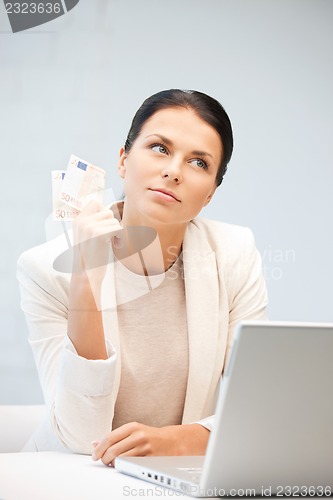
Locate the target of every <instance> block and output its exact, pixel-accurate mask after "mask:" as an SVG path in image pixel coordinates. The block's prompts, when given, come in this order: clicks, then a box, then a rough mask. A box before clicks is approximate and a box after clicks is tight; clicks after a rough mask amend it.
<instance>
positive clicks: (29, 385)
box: [0, 0, 333, 404]
mask: <svg viewBox="0 0 333 500" xmlns="http://www.w3.org/2000/svg"><path fill="white" fill-rule="evenodd" d="M332 25H333V2H332V1H331V0H205V1H203V0H200V1H199V0H168V2H162V1H156V0H94V1H93V2H92V1H91V0H80V2H79V4H78V6H77V7H75V8H74V9H73V10H72V11H71V12H69V13H68V14H67V15H65V16H63V17H61V18H59V19H57V20H55V21H53V22H51V23H48V24H45V25H43V26H41V27H38V28H35V29H32V30H29V31H26V32H22V33H17V34H12V33H11V31H10V27H9V22H8V20H7V17H6V13H5V10H4V5H3V3H0V68H1V77H0V88H1V92H0V141H1V181H2V182H1V196H0V203H1V211H0V214H1V264H0V265H1V285H0V286H1V289H0V296H1V301H0V308H1V312H0V315H1V316H0V320H1V325H0V403H1V404H12V403H15V404H17V403H38V402H41V401H42V395H41V391H40V389H39V384H38V379H37V374H36V371H35V367H34V361H33V358H32V354H31V352H30V347H29V345H28V343H27V334H28V332H27V327H26V325H25V320H24V317H23V314H22V313H21V311H20V306H19V294H18V287H17V283H16V278H15V272H16V261H17V258H18V256H19V255H20V253H21V252H22V251H23V250H25V249H27V248H30V247H32V246H35V245H37V244H39V243H42V242H43V241H45V230H44V225H45V220H46V218H47V217H48V215H49V214H50V212H51V174H50V172H51V170H53V169H58V168H66V165H67V161H68V158H69V155H70V154H71V153H74V154H77V155H78V156H81V157H82V158H85V159H87V160H90V161H91V162H93V163H95V164H97V165H99V166H101V167H103V168H105V169H106V170H107V171H108V178H107V185H108V187H112V188H113V190H114V192H115V193H116V194H120V193H121V182H120V180H119V179H118V177H117V172H116V165H117V158H118V151H119V148H120V147H121V145H122V144H123V142H124V140H125V137H126V133H127V130H128V127H129V124H130V121H131V118H132V116H133V114H134V112H135V110H136V109H137V108H138V106H139V105H140V104H141V102H142V101H143V99H144V98H146V97H147V96H148V95H150V94H152V93H154V92H156V91H158V90H161V89H164V88H170V87H179V88H194V89H198V90H201V91H204V92H207V93H209V94H211V95H213V96H214V97H215V98H217V99H218V100H220V102H221V103H222V104H223V105H224V107H225V108H226V110H227V111H228V113H229V115H230V117H231V120H232V123H233V128H234V134H235V152H234V156H233V159H232V162H231V164H230V167H229V171H228V173H227V175H226V178H225V181H224V182H223V184H222V186H221V187H220V188H219V190H218V191H217V193H216V194H215V198H214V200H213V201H212V203H211V204H210V205H209V206H208V207H207V208H206V209H205V211H204V212H203V215H205V216H206V217H210V218H213V219H218V220H224V221H226V222H231V223H236V224H241V225H246V226H250V227H251V228H252V230H253V231H254V233H255V236H256V240H257V245H258V248H259V250H260V252H261V254H262V257H263V264H264V272H265V275H266V279H267V285H268V291H269V297H270V306H269V314H270V318H271V319H274V320H301V321H325V322H332V321H333V304H332V302H333V301H332V282H333V265H332V255H333V235H332V214H333V197H332V186H333V182H332V181H333V174H332V145H333V62H332V61H333V57H332V56H333V30H332Z"/></svg>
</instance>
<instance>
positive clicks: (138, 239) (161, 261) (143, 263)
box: [113, 207, 187, 275]
mask: <svg viewBox="0 0 333 500" xmlns="http://www.w3.org/2000/svg"><path fill="white" fill-rule="evenodd" d="M122 226H123V228H124V233H123V234H122V235H120V236H119V238H117V239H116V243H115V242H114V245H113V250H114V253H115V256H116V257H117V259H118V260H121V261H122V262H123V264H124V265H125V266H126V267H127V268H128V269H130V270H131V271H133V272H135V273H136V274H146V275H153V274H161V273H163V272H165V271H166V270H167V269H169V268H170V267H171V266H172V265H173V263H174V262H175V261H176V260H177V258H178V256H179V255H180V253H181V250H182V244H183V240H184V235H185V231H186V227H187V224H156V223H155V224H154V223H153V221H151V220H150V221H146V220H144V219H143V217H140V216H136V217H135V220H134V218H132V217H129V216H128V214H127V213H126V209H125V207H124V211H123V217H122Z"/></svg>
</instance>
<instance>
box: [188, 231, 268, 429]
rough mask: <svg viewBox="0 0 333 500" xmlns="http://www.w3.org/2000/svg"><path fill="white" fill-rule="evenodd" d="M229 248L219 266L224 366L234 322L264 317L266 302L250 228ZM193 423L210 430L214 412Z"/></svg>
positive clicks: (259, 258) (260, 268)
mask: <svg viewBox="0 0 333 500" xmlns="http://www.w3.org/2000/svg"><path fill="white" fill-rule="evenodd" d="M228 250H229V252H228V259H227V261H226V260H224V262H223V264H222V265H221V269H223V276H224V279H225V285H226V291H227V294H228V303H229V321H228V332H227V348H226V355H225V360H224V367H225V366H226V363H227V362H228V359H229V356H230V352H231V348H232V343H233V338H234V332H235V327H236V325H237V323H238V322H239V321H242V320H267V310H266V309H267V303H268V299H267V290H266V284H265V279H264V274H263V269H262V261H261V256H260V254H259V252H258V250H257V248H256V244H255V239H254V236H253V233H252V231H251V230H250V229H248V228H238V231H237V238H235V241H234V242H233V244H232V245H231V247H230V248H229V249H228ZM220 279H221V277H220ZM222 376H223V375H222ZM195 423H198V424H201V425H202V426H203V427H206V428H207V429H208V430H210V431H211V430H212V428H213V426H214V415H211V416H209V417H206V418H204V419H201V420H199V421H196V422H195Z"/></svg>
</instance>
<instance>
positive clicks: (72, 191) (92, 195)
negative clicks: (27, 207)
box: [52, 155, 105, 221]
mask: <svg viewBox="0 0 333 500" xmlns="http://www.w3.org/2000/svg"><path fill="white" fill-rule="evenodd" d="M104 189H105V170H103V169H102V168H100V167H96V166H95V165H92V164H91V163H89V162H87V161H85V160H82V159H81V158H79V157H77V156H75V155H71V157H70V159H69V162H68V166H67V170H66V171H64V170H53V171H52V206H53V208H52V213H53V219H54V220H62V221H70V220H73V219H74V218H75V217H76V216H77V215H78V214H79V213H80V211H81V210H82V208H83V207H84V205H85V204H86V203H87V202H88V201H89V200H91V199H95V200H98V201H100V202H101V203H103V193H104Z"/></svg>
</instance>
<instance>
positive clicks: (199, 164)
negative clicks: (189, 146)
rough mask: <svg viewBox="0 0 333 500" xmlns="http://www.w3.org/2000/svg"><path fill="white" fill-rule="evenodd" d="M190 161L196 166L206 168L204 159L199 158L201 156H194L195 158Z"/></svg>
mask: <svg viewBox="0 0 333 500" xmlns="http://www.w3.org/2000/svg"><path fill="white" fill-rule="evenodd" d="M191 161H192V162H195V163H196V165H197V167H199V168H203V169H205V170H206V169H207V168H208V165H207V163H206V162H205V161H204V160H201V158H196V159H195V160H191Z"/></svg>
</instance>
